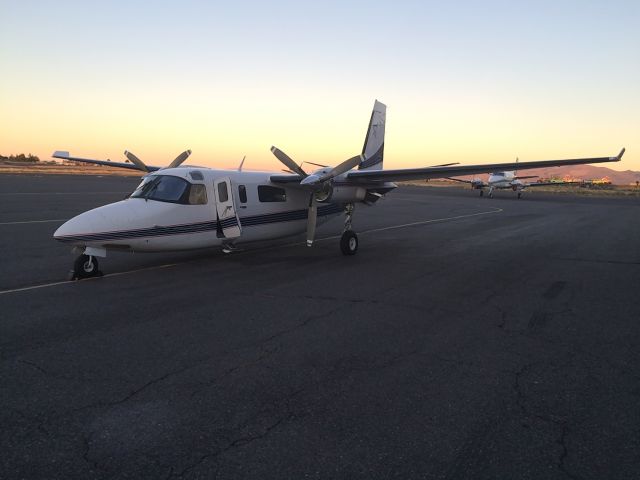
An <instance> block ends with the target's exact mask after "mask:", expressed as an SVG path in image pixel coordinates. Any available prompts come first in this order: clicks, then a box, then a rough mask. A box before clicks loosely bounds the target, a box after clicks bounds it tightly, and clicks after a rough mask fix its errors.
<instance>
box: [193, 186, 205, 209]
mask: <svg viewBox="0 0 640 480" xmlns="http://www.w3.org/2000/svg"><path fill="white" fill-rule="evenodd" d="M189 204H190V205H206V204H207V188H206V187H205V186H204V185H202V184H201V183H194V184H192V185H191V189H190V190H189Z"/></svg>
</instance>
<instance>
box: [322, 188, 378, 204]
mask: <svg viewBox="0 0 640 480" xmlns="http://www.w3.org/2000/svg"><path fill="white" fill-rule="evenodd" d="M366 195H367V189H366V188H363V187H352V186H348V187H341V186H335V185H332V186H331V187H330V188H327V189H326V190H324V191H322V192H320V193H319V194H317V197H316V198H317V200H318V201H319V202H332V203H354V202H361V201H362V200H364V198H365V197H366Z"/></svg>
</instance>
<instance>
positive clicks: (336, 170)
mask: <svg viewBox="0 0 640 480" xmlns="http://www.w3.org/2000/svg"><path fill="white" fill-rule="evenodd" d="M363 160H364V157H363V156H362V155H356V156H355V157H351V158H350V159H348V160H345V161H344V162H342V163H341V164H339V165H336V166H335V167H333V168H332V169H331V170H329V171H328V172H327V173H320V174H313V175H310V176H309V177H307V178H305V179H303V180H302V181H301V182H300V185H314V184H318V183H323V182H326V181H327V180H331V179H332V178H333V177H337V176H338V175H340V174H342V173H345V172H348V171H349V170H351V169H352V168H354V167H357V166H358V165H360V163H362V161H363Z"/></svg>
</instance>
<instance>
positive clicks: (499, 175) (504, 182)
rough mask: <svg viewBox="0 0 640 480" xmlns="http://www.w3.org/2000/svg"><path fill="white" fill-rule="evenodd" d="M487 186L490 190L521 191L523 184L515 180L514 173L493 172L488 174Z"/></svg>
mask: <svg viewBox="0 0 640 480" xmlns="http://www.w3.org/2000/svg"><path fill="white" fill-rule="evenodd" d="M487 185H488V186H489V187H490V188H497V189H502V188H508V189H511V190H522V189H524V184H523V183H522V182H521V181H520V180H518V179H517V177H516V172H515V171H506V172H493V173H491V174H489V179H488V181H487Z"/></svg>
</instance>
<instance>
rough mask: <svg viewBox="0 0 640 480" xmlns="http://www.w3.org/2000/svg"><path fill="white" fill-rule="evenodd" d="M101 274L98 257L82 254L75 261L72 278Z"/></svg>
mask: <svg viewBox="0 0 640 480" xmlns="http://www.w3.org/2000/svg"><path fill="white" fill-rule="evenodd" d="M101 276H102V272H101V271H100V270H99V269H98V259H97V258H96V257H94V256H93V255H85V254H82V255H80V256H79V257H78V258H76V261H75V262H74V263H73V270H72V271H71V278H70V280H81V279H83V278H91V277H101Z"/></svg>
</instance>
